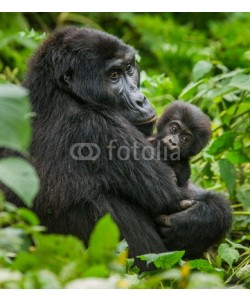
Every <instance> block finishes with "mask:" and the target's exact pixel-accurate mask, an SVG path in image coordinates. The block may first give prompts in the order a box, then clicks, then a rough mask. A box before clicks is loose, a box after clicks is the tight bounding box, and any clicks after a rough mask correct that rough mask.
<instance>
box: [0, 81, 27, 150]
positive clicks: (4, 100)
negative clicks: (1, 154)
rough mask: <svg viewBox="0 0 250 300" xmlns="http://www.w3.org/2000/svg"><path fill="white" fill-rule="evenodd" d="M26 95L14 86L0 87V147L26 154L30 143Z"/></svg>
mask: <svg viewBox="0 0 250 300" xmlns="http://www.w3.org/2000/svg"><path fill="white" fill-rule="evenodd" d="M29 115H30V106H29V101H28V93H27V91H26V90H25V89H24V88H21V87H17V86H14V85H1V86H0V127H1V130H0V146H3V147H7V148H11V149H14V150H17V151H21V152H26V151H27V149H28V146H29V142H30V136H31V127H30V121H29Z"/></svg>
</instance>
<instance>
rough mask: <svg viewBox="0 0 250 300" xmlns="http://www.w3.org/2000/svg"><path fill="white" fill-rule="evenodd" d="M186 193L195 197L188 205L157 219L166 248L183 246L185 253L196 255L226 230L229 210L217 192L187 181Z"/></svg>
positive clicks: (229, 214)
mask: <svg viewBox="0 0 250 300" xmlns="http://www.w3.org/2000/svg"><path fill="white" fill-rule="evenodd" d="M189 193H190V195H191V197H192V198H193V199H194V200H196V201H197V202H196V203H195V204H194V205H193V206H192V207H190V208H188V209H186V210H185V211H182V212H178V213H174V214H172V215H169V216H166V215H163V216H161V217H159V218H158V219H157V220H158V222H159V224H160V226H161V227H160V233H161V235H162V237H163V240H164V243H165V245H166V247H167V249H168V250H170V251H173V250H181V249H184V250H185V251H186V254H185V256H186V257H188V258H197V257H199V256H201V254H202V253H203V252H204V251H206V250H207V249H208V248H209V247H210V246H211V245H213V244H214V243H217V242H219V241H220V240H221V239H222V238H223V237H224V236H225V234H226V233H227V232H228V231H229V229H230V227H231V223H232V211H231V208H230V206H229V203H228V201H226V200H225V198H224V197H223V196H222V195H221V194H218V193H214V192H210V191H205V190H203V189H201V188H199V187H196V186H195V185H193V184H189Z"/></svg>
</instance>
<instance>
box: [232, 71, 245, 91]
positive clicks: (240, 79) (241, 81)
mask: <svg viewBox="0 0 250 300" xmlns="http://www.w3.org/2000/svg"><path fill="white" fill-rule="evenodd" d="M229 85H230V86H233V87H236V88H238V89H241V90H246V91H250V76H249V75H245V74H237V75H235V76H234V77H233V78H232V79H231V81H230V83H229Z"/></svg>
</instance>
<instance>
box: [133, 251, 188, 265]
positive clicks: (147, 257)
mask: <svg viewBox="0 0 250 300" xmlns="http://www.w3.org/2000/svg"><path fill="white" fill-rule="evenodd" d="M184 254H185V251H175V252H166V253H160V254H154V253H153V254H144V255H140V256H138V258H139V259H140V260H143V261H146V262H147V264H150V263H154V265H155V266H156V267H157V268H163V269H170V268H171V267H172V266H174V265H175V264H176V263H178V262H180V261H181V259H182V257H183V255H184Z"/></svg>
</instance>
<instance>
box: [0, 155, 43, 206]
mask: <svg viewBox="0 0 250 300" xmlns="http://www.w3.org/2000/svg"><path fill="white" fill-rule="evenodd" d="M0 182H2V183H3V184H4V185H6V186H7V187H8V188H10V189H11V190H12V191H13V192H14V193H16V194H17V196H19V197H20V198H21V199H22V200H23V202H24V203H25V204H26V205H27V206H29V207H31V206H32V201H33V199H34V198H35V196H36V195H37V192H38V190H39V179H38V177H37V175H36V171H35V169H34V167H33V166H32V165H30V164H29V163H28V162H26V161H25V160H23V159H21V158H16V157H11V158H6V159H2V160H0Z"/></svg>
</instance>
